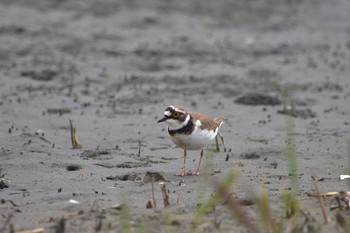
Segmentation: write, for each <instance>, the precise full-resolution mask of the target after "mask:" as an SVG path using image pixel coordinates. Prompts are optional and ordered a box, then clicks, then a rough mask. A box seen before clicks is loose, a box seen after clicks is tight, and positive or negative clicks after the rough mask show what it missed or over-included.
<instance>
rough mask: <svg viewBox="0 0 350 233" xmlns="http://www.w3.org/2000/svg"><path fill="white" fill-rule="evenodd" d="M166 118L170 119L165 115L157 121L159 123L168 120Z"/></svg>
mask: <svg viewBox="0 0 350 233" xmlns="http://www.w3.org/2000/svg"><path fill="white" fill-rule="evenodd" d="M166 120H168V118H167V117H163V118H162V119H160V120H159V121H157V123H160V122H163V121H166Z"/></svg>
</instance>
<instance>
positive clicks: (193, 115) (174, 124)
mask: <svg viewBox="0 0 350 233" xmlns="http://www.w3.org/2000/svg"><path fill="white" fill-rule="evenodd" d="M225 121H226V119H225V118H214V119H212V118H211V117H209V116H207V115H205V114H204V113H200V112H191V111H187V110H186V109H184V108H183V107H181V106H177V105H170V106H168V107H167V108H166V109H165V111H164V116H163V118H161V119H160V120H158V121H157V122H158V123H160V122H166V123H167V124H168V134H169V136H170V139H171V140H172V141H173V143H175V144H176V145H177V146H179V147H181V148H182V149H183V150H184V162H183V168H182V171H181V173H179V174H177V175H178V176H187V175H199V168H200V165H201V162H202V158H203V148H204V147H205V146H206V145H207V144H208V143H209V142H210V141H212V140H213V139H214V138H215V139H216V143H218V141H217V136H219V137H220V139H221V142H222V144H223V146H224V151H225V152H226V146H225V141H224V137H223V136H222V134H221V133H220V132H219V128H220V126H221V125H222V124H223V123H224V122H225ZM217 148H218V144H217ZM187 150H200V158H199V163H198V166H197V168H196V169H195V170H194V171H193V172H192V171H190V172H186V158H187Z"/></svg>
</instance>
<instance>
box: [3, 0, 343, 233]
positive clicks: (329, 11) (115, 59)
mask: <svg viewBox="0 0 350 233" xmlns="http://www.w3.org/2000/svg"><path fill="white" fill-rule="evenodd" d="M349 12H350V3H349V1H347V0H331V1H325V0H320V1H316V0H310V1H287V0H282V1H277V0H258V1H245V0H236V1H225V0H219V1H202V0H193V1H161V0H145V1H130V0H124V1H111V0H109V1H93V0H67V1H34V0H30V1H21V0H20V1H6V0H5V1H1V3H0V76H1V77H0V114H1V121H0V124H1V129H2V130H1V131H0V141H1V149H0V178H1V179H3V180H2V181H1V189H0V199H1V202H0V212H1V214H0V231H3V232H9V231H10V230H9V229H10V228H13V229H14V230H15V231H20V230H30V229H34V228H38V227H44V228H45V232H55V230H56V228H57V227H61V228H62V226H63V225H65V230H66V232H82V231H83V232H94V231H95V230H102V231H104V232H108V231H113V232H115V230H116V229H119V230H121V229H120V216H121V215H122V214H121V209H122V208H123V206H127V207H128V210H129V214H130V219H129V220H130V221H131V223H130V224H131V226H132V227H134V228H136V229H141V228H142V229H145V230H146V231H148V232H160V231H163V232H164V231H169V230H170V231H179V230H181V231H184V232H189V231H191V230H193V228H192V224H191V219H192V217H193V213H194V212H195V210H196V208H197V206H198V204H200V203H203V202H205V201H206V200H207V199H208V197H210V196H211V195H212V194H213V192H214V191H213V186H212V184H213V181H214V180H222V179H223V178H224V177H225V176H226V175H227V174H228V173H229V172H231V171H237V170H239V171H240V175H239V179H238V181H237V184H236V185H235V187H234V190H233V191H234V192H235V194H236V196H237V198H238V199H239V200H242V201H243V200H250V199H252V198H255V197H256V196H259V193H260V191H261V189H262V188H266V189H267V190H268V194H269V198H270V200H271V203H272V205H273V209H276V210H277V211H276V213H282V210H281V209H282V206H283V203H282V201H281V194H282V192H283V190H289V189H290V177H289V170H288V158H287V145H286V139H287V138H286V135H287V132H286V129H287V126H286V121H287V118H288V116H287V115H284V114H278V111H281V110H282V109H284V108H285V107H288V106H290V104H292V105H293V106H296V109H298V110H304V109H306V111H310V112H311V113H312V116H313V117H312V118H308V117H305V118H302V117H301V118H300V117H295V118H292V119H293V122H294V126H295V128H294V130H295V133H294V139H295V142H296V146H297V155H298V174H299V175H298V182H299V191H298V198H299V199H300V201H301V206H302V209H304V210H309V211H311V212H312V213H313V216H314V217H315V218H316V219H317V220H318V223H320V224H321V223H322V216H321V213H320V209H319V205H318V202H317V200H315V199H314V198H310V197H308V196H307V195H306V193H307V192H314V191H315V190H314V187H313V181H312V179H311V176H315V177H317V180H319V181H318V182H317V183H318V186H319V189H320V191H321V192H326V191H341V190H347V189H348V187H349V185H348V181H346V180H345V181H340V180H339V175H340V174H348V172H349V169H348V159H347V156H348V151H347V145H346V142H347V140H348V139H349V132H350V104H349V101H350V88H349V85H350V66H349V64H350V25H349V22H350V15H349ZM252 93H253V94H254V93H255V94H256V95H257V96H259V95H261V96H274V97H276V98H278V99H276V100H278V101H280V102H281V104H279V105H276V106H271V105H246V104H237V103H235V100H236V99H237V98H239V97H241V96H245V95H247V94H252ZM171 104H177V105H182V106H184V107H186V108H187V109H190V110H194V111H199V112H204V113H207V114H208V115H209V116H212V117H225V118H227V119H228V122H227V123H225V124H224V125H223V126H222V128H221V133H222V134H223V135H224V137H225V141H226V145H227V147H228V148H229V152H228V153H224V152H223V151H222V150H221V152H214V148H215V145H214V142H213V144H210V145H208V147H207V148H206V150H205V158H204V161H203V164H202V167H201V175H200V176H193V177H192V176H190V177H183V178H182V177H177V176H175V174H176V173H178V172H179V171H180V170H181V167H182V156H183V151H182V150H181V149H179V148H175V146H174V145H173V144H172V143H171V141H170V139H169V138H168V136H167V132H166V126H165V125H162V124H157V123H156V121H157V120H158V119H159V118H160V117H162V114H163V111H164V109H165V107H167V106H168V105H171ZM69 119H71V120H73V124H74V127H75V128H76V129H77V134H78V137H79V140H80V142H81V144H82V146H83V147H82V148H81V149H76V150H73V149H72V148H71V147H72V146H71V141H70V133H69V130H70V128H69ZM242 155H243V156H242ZM252 155H254V159H248V158H247V157H250V156H252ZM255 155H256V156H255ZM198 159H199V151H191V152H189V155H188V161H187V164H188V168H189V169H191V168H192V167H195V166H196V164H197V162H198ZM147 172H153V173H160V174H162V176H163V177H164V180H165V181H164V182H165V185H166V188H167V189H169V193H168V194H169V198H170V200H169V202H170V207H168V208H166V209H165V208H163V206H162V193H161V191H160V186H159V185H158V182H156V183H155V199H156V201H157V208H156V210H154V209H146V204H147V201H148V200H149V198H150V197H151V195H152V186H151V183H144V182H143V181H142V177H144V176H145V174H148V173H147ZM70 200H71V201H70ZM72 200H73V201H72ZM75 201H76V202H75ZM329 202H331V201H330V199H329V200H328V202H327V203H326V204H327V207H329V206H330V205H331V203H329ZM73 203H79V204H73ZM244 208H246V210H247V211H248V212H249V213H250V214H252V215H253V216H256V215H257V213H256V208H255V207H254V205H249V206H246V207H244ZM333 213H334V212H330V215H331V216H333V215H332V214H333ZM62 219H63V220H62ZM204 222H206V224H204V225H201V226H200V227H201V230H205V231H208V232H209V231H222V232H230V231H231V232H237V231H242V230H243V227H242V226H240V225H239V224H237V223H236V222H235V221H232V217H231V216H230V213H229V211H228V210H227V209H226V207H225V206H221V205H220V206H218V207H217V209H216V210H215V211H214V212H212V213H209V214H208V215H207V216H206V217H205V219H204ZM334 229H335V223H334V221H333V222H332V223H331V224H330V225H328V226H324V227H323V228H322V229H321V231H324V232H329V231H333V230H334Z"/></svg>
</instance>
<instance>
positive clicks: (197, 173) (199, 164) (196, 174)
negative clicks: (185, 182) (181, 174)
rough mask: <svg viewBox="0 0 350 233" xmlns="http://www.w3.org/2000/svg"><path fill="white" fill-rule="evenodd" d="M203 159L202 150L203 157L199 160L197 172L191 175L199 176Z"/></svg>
mask: <svg viewBox="0 0 350 233" xmlns="http://www.w3.org/2000/svg"><path fill="white" fill-rule="evenodd" d="M202 158H203V149H202V150H201V157H200V158H199V163H198V167H197V170H196V171H195V172H193V173H192V174H191V175H195V176H198V175H199V168H200V166H201V162H202Z"/></svg>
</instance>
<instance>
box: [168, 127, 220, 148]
mask: <svg viewBox="0 0 350 233" xmlns="http://www.w3.org/2000/svg"><path fill="white" fill-rule="evenodd" d="M217 132H218V129H216V130H215V132H214V131H213V130H210V131H209V130H201V129H199V128H198V127H196V128H195V130H194V131H193V132H192V134H176V135H174V136H170V138H171V140H172V141H173V142H174V143H175V144H176V145H177V146H179V147H181V148H183V149H186V150H199V149H202V148H203V147H205V146H206V145H207V144H208V143H209V142H210V141H211V140H213V139H214V138H215V136H216V134H217Z"/></svg>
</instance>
